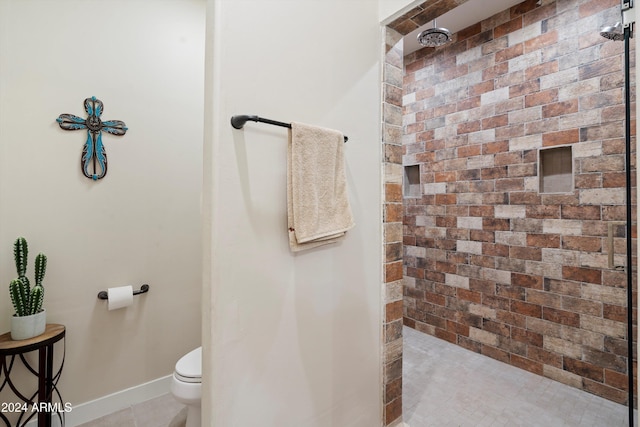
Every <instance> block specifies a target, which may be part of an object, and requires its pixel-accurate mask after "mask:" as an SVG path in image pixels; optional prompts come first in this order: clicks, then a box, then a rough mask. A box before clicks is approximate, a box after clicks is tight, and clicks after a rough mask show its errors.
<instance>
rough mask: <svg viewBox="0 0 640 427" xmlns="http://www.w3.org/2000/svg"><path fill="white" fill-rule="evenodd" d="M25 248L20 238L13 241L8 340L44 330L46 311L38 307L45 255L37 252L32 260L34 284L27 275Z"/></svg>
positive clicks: (41, 297)
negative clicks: (11, 310) (15, 271)
mask: <svg viewBox="0 0 640 427" xmlns="http://www.w3.org/2000/svg"><path fill="white" fill-rule="evenodd" d="M28 255H29V248H28V246H27V241H26V239H25V238H24V237H18V238H17V239H16V241H15V243H14V244H13V256H14V258H15V261H16V270H17V271H18V277H17V278H16V279H13V280H12V281H11V283H9V295H10V296H11V302H12V303H13V308H14V309H15V311H16V313H15V314H14V315H13V317H12V318H11V339H13V340H25V339H29V338H33V337H35V336H38V335H40V334H42V333H43V332H44V331H45V329H46V311H45V310H44V309H43V308H42V302H43V300H44V288H43V287H42V281H43V279H44V274H45V272H46V270H47V256H46V255H45V254H43V253H39V254H38V255H37V256H36V260H35V285H34V286H33V288H32V287H31V284H30V282H29V279H28V278H27V256H28Z"/></svg>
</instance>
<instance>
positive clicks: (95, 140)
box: [56, 96, 128, 181]
mask: <svg viewBox="0 0 640 427" xmlns="http://www.w3.org/2000/svg"><path fill="white" fill-rule="evenodd" d="M102 107H103V104H102V101H100V100H99V99H97V98H96V97H95V96H92V97H91V98H87V99H85V100H84V110H85V111H86V112H87V114H88V117H87V118H86V119H83V118H81V117H78V116H74V115H73V114H60V116H59V117H58V118H57V119H56V121H57V122H58V124H59V125H60V127H61V128H62V129H64V130H80V129H87V142H85V144H84V149H83V150H82V157H81V158H80V166H81V168H82V173H83V174H84V176H86V177H87V178H90V179H93V180H94V181H95V180H98V179H101V178H104V176H105V175H106V174H107V153H106V151H105V149H104V145H102V131H105V132H107V133H110V134H112V135H124V134H125V133H127V129H128V128H127V127H126V125H125V123H124V122H123V121H120V120H108V121H104V122H103V121H102V120H100V116H101V115H102V111H103V108H102ZM89 164H92V165H93V173H92V174H90V173H89Z"/></svg>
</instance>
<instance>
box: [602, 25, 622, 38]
mask: <svg viewBox="0 0 640 427" xmlns="http://www.w3.org/2000/svg"><path fill="white" fill-rule="evenodd" d="M600 35H601V36H602V37H604V38H605V39H609V40H613V41H620V40H624V33H623V31H622V24H621V23H619V22H616V25H614V26H613V27H603V28H602V29H601V30H600Z"/></svg>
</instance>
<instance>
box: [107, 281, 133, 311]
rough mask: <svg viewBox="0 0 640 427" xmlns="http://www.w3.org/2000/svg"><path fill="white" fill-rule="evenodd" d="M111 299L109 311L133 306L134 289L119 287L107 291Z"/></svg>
mask: <svg viewBox="0 0 640 427" xmlns="http://www.w3.org/2000/svg"><path fill="white" fill-rule="evenodd" d="M107 295H108V297H109V298H108V299H109V311H111V310H117V309H119V308H123V307H129V306H130V305H131V304H133V287H132V286H118V287H117V288H109V289H107Z"/></svg>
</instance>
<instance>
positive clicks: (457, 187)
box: [384, 0, 635, 415]
mask: <svg viewBox="0 0 640 427" xmlns="http://www.w3.org/2000/svg"><path fill="white" fill-rule="evenodd" d="M544 3H545V4H544V5H541V6H539V5H537V2H536V1H535V0H527V1H525V2H523V3H521V4H519V5H517V6H514V7H513V8H510V9H509V10H508V11H506V12H504V13H503V14H501V15H499V16H498V17H494V18H491V19H489V20H486V21H483V22H482V23H481V25H475V26H472V27H469V28H468V29H466V30H465V31H464V32H461V33H459V34H457V35H456V37H457V40H458V42H457V43H455V44H451V45H449V46H448V47H447V48H445V49H423V50H421V51H419V52H417V53H414V54H411V55H409V56H407V57H406V58H405V64H404V73H405V75H404V77H403V79H402V80H403V82H404V86H403V92H402V94H401V95H400V94H398V91H397V90H396V89H394V88H386V89H385V92H384V96H385V100H386V101H387V103H388V104H391V105H390V106H389V107H388V108H386V109H385V110H384V111H385V114H386V113H387V112H388V114H389V117H388V120H386V123H385V126H386V127H388V128H390V129H401V130H402V131H403V132H404V135H402V134H400V135H398V134H397V133H396V134H395V135H396V138H399V139H400V140H401V141H402V143H403V144H404V145H403V146H401V147H402V149H400V150H398V148H397V147H398V146H399V143H398V145H390V146H389V147H385V159H387V161H393V162H399V161H402V160H404V161H405V162H407V164H420V165H421V183H422V190H423V194H422V197H421V198H416V199H405V204H404V214H403V215H402V214H401V213H400V212H399V211H398V208H397V206H398V205H399V204H400V203H401V196H402V195H401V187H400V185H399V183H400V182H401V181H397V180H385V183H387V185H386V186H385V189H386V191H385V197H386V199H385V200H386V201H387V205H386V206H385V210H384V216H385V220H387V219H388V220H396V221H398V222H400V220H402V222H403V223H404V224H403V226H402V228H401V230H402V233H403V234H404V235H401V236H398V231H399V230H400V229H398V228H396V227H395V226H394V225H391V224H386V225H385V241H386V242H387V244H386V246H385V257H386V258H385V259H386V260H387V262H388V264H387V265H386V268H385V276H388V278H389V279H390V280H393V281H394V283H395V282H398V281H399V280H400V279H399V278H398V276H397V273H398V271H400V270H399V269H398V267H397V265H395V262H396V261H397V258H396V257H397V256H398V248H399V247H400V246H401V244H402V243H403V242H404V244H405V245H407V248H406V249H405V251H404V264H405V266H404V273H405V281H407V285H406V287H405V292H404V293H405V301H404V310H403V311H404V313H403V315H404V316H405V317H404V319H403V321H404V323H405V324H408V325H411V326H412V327H415V328H417V329H419V330H421V331H423V332H426V333H429V334H431V335H434V336H437V337H439V338H441V339H444V340H447V341H450V342H453V343H457V344H458V345H460V346H462V347H464V348H467V349H470V350H472V351H475V352H478V353H482V354H484V355H487V356H489V357H492V358H495V359H497V360H502V361H504V362H506V363H510V364H512V365H514V366H518V367H520V368H522V369H526V370H529V371H531V372H535V373H537V374H539V375H544V376H546V377H549V378H552V379H555V380H557V381H560V382H563V383H565V384H569V385H572V386H574V387H578V388H583V389H585V390H587V391H589V392H591V393H594V394H598V395H600V396H603V397H606V398H608V399H611V400H614V401H619V402H624V399H625V397H624V393H625V387H626V385H625V383H626V381H625V380H626V376H625V369H626V365H625V364H624V363H622V362H623V361H624V357H625V355H626V349H625V345H626V341H625V337H626V328H625V322H626V308H625V307H626V292H625V286H626V278H625V275H624V273H623V272H616V271H613V270H609V269H608V265H607V253H608V247H607V240H606V239H607V235H608V230H609V228H608V227H609V226H608V223H609V222H611V221H625V219H626V213H625V210H624V203H625V196H624V186H625V184H626V183H625V177H624V161H623V160H624V143H623V142H624V132H623V126H622V123H623V122H622V120H623V114H624V100H623V90H622V83H623V75H622V65H621V64H622V58H621V56H622V48H621V47H620V44H617V43H612V42H608V41H606V40H604V39H602V38H601V37H599V36H598V35H597V34H593V35H592V34H589V35H588V36H585V37H583V38H582V39H581V40H583V41H582V42H581V43H582V45H581V49H582V50H581V51H579V52H578V51H571V49H572V47H571V46H570V45H568V44H567V43H566V41H565V40H563V37H562V33H563V31H566V28H567V27H571V28H573V27H575V28H574V30H575V31H576V32H577V34H582V32H585V31H586V30H583V29H582V28H578V26H579V25H580V24H578V23H577V20H576V16H580V19H585V20H586V19H588V20H594V21H595V20H598V21H602V20H606V16H609V15H610V14H615V13H616V8H618V9H619V5H618V3H616V2H615V1H614V0H604V1H595V0H592V1H586V2H579V4H577V3H576V4H573V3H572V4H570V5H569V4H567V5H564V6H563V10H561V11H558V10H557V7H556V6H557V5H556V3H555V2H553V1H550V2H544ZM422 13H423V11H418V12H416V13H415V14H416V15H420V14H422ZM556 13H560V15H556ZM618 13H619V11H618ZM424 16H426V15H423V17H424ZM408 20H409V18H407V17H405V18H404V19H403V20H400V21H398V24H397V25H398V27H399V28H400V27H402V26H403V25H404V26H407V25H408V24H407V21H408ZM414 24H415V22H414ZM410 26H411V25H409V27H410ZM403 28H404V27H403ZM405 29H408V27H407V28H405ZM601 39H602V40H601ZM463 40H464V41H463ZM393 54H394V56H393V58H391V59H390V63H393V62H394V61H397V59H398V58H397V52H393ZM578 57H579V59H580V60H579V61H578V60H577V59H578ZM572 61H573V62H572ZM387 65H389V64H387ZM398 68H399V67H396V69H398ZM632 72H634V70H632ZM389 78H390V79H395V80H394V81H396V83H397V81H398V80H400V79H399V78H398V76H397V75H396V74H394V73H389ZM395 87H399V86H398V84H395ZM399 95H400V96H399ZM399 99H400V100H402V101H403V102H404V106H403V107H402V109H401V110H402V112H403V113H404V114H405V117H404V119H399V118H398V115H397V114H398V111H399V110H398V109H397V105H393V104H397V103H398V100H399ZM634 108H635V105H634ZM633 126H634V127H635V122H634V123H633ZM634 132H635V130H634ZM554 146H571V148H572V155H573V161H572V166H573V174H574V179H573V181H574V186H575V190H573V191H572V192H567V193H563V194H544V193H539V192H538V190H539V177H538V168H539V164H538V150H539V149H540V148H543V147H554ZM634 167H635V160H634ZM633 173H634V177H633V179H634V180H635V171H633ZM634 182H635V181H634ZM398 200H400V201H398ZM394 205H395V206H394ZM402 217H404V218H402ZM401 218H402V219H401ZM614 235H615V239H616V240H615V241H614V243H615V249H614V250H615V253H616V257H617V258H616V259H618V257H619V258H620V259H622V258H624V250H625V247H624V227H615V228H614ZM634 238H635V235H634ZM385 314H386V315H387V317H389V318H393V319H395V318H397V317H398V316H399V315H400V314H399V311H398V307H397V306H396V305H395V304H394V303H392V304H390V305H387V311H386V312H385ZM389 327H390V328H392V329H390V330H393V326H389ZM387 387H389V388H388V390H389V393H388V394H387V398H386V399H387V401H388V400H390V399H391V400H392V399H393V396H394V394H393V390H394V389H393V386H392V385H387ZM392 401H393V400H392ZM393 402H395V401H393ZM391 403H392V402H386V403H385V405H386V406H387V405H390V404H391ZM386 406H385V407H386ZM389 408H390V410H393V406H389ZM385 414H387V415H388V413H387V412H385Z"/></svg>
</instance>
